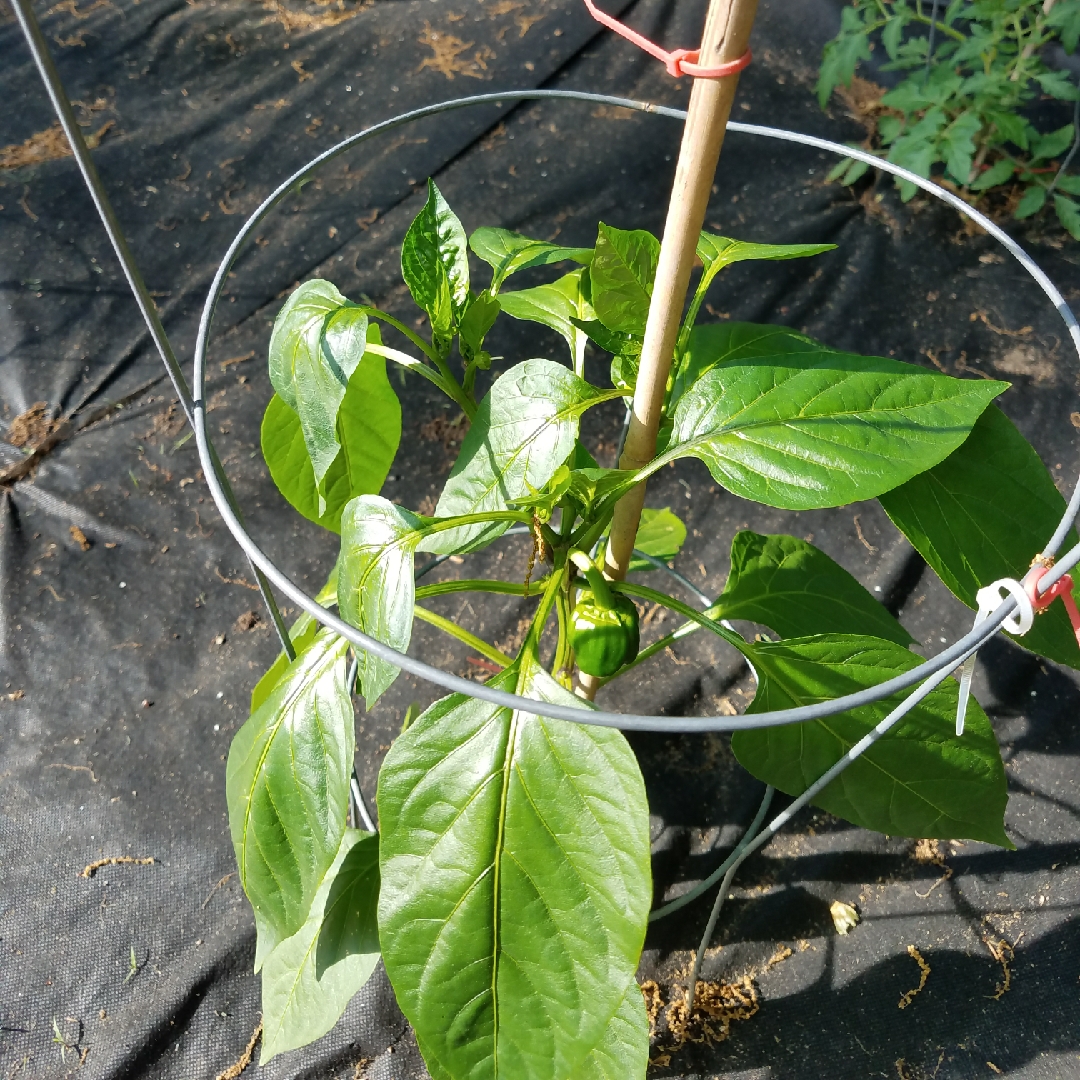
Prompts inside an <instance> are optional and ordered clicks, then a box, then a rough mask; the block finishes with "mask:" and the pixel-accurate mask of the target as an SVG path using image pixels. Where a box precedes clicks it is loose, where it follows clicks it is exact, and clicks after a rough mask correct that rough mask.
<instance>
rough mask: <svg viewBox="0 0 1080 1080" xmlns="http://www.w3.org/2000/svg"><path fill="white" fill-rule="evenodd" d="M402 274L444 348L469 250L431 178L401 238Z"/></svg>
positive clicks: (465, 295)
mask: <svg viewBox="0 0 1080 1080" xmlns="http://www.w3.org/2000/svg"><path fill="white" fill-rule="evenodd" d="M401 276H402V278H404V280H405V284H406V285H407V286H408V287H409V292H410V293H411V294H412V298H413V300H415V301H416V303H417V305H418V306H419V307H421V308H423V310H424V311H426V312H427V313H428V317H429V318H430V319H431V330H432V334H433V335H434V336H435V337H436V338H438V339H439V341H438V343H437V345H438V347H440V348H443V349H449V344H450V342H449V339H450V337H451V335H452V334H453V332H454V330H455V329H456V327H457V322H458V320H459V319H460V318H461V316H462V314H464V311H465V305H466V304H467V303H468V300H469V253H468V244H467V242H466V239H465V230H464V229H463V228H462V227H461V222H460V221H458V218H457V215H456V214H455V213H454V211H453V210H451V209H450V207H449V206H448V205H447V203H446V200H445V199H444V198H443V197H442V192H440V191H439V189H438V188H437V187H436V186H435V181H434V180H430V179H429V180H428V197H427V202H426V203H425V204H424V208H423V210H421V211H420V213H419V214H417V215H416V217H415V218H414V219H413V222H412V224H411V225H410V226H409V230H408V232H407V233H406V234H405V239H404V240H403V241H402V243H401Z"/></svg>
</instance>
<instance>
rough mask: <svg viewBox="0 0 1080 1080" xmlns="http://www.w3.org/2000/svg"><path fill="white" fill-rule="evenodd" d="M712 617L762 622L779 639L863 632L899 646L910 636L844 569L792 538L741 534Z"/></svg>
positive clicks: (908, 642) (733, 544)
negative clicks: (779, 637)
mask: <svg viewBox="0 0 1080 1080" xmlns="http://www.w3.org/2000/svg"><path fill="white" fill-rule="evenodd" d="M712 610H713V612H714V613H715V614H714V618H717V619H747V620H748V621H750V622H757V623H763V624H764V625H765V626H768V627H769V628H770V629H772V630H774V631H776V633H778V634H779V635H780V636H781V637H783V638H793V637H808V636H810V635H811V634H865V635H867V636H868V637H879V638H885V639H886V640H888V641H895V642H896V643H897V644H898V645H911V644H912V643H913V642H914V640H915V639H914V638H913V637H912V636H911V635H910V634H909V633H908V632H907V631H906V630H905V629H904V628H903V627H902V626H901V625H900V624H899V623H898V622H897V621H896V620H895V619H894V618H893V617H892V615H890V614H889V612H888V611H886V610H885V607H884V606H883V605H882V604H881V603H879V602H878V601H877V600H875V599H874V597H873V596H871V595H870V593H868V592H867V591H866V590H865V589H864V588H863V587H862V586H861V585H860V584H859V583H858V582H857V581H856V580H855V579H854V578H853V577H852V576H851V575H850V574H849V573H848V572H847V571H846V570H845V569H844V568H843V567H842V566H840V565H839V564H837V563H835V562H833V560H832V559H830V558H829V556H828V555H826V554H825V552H824V551H819V550H818V549H817V548H816V547H814V546H813V544H809V543H807V542H806V541H805V540H799V539H797V538H796V537H794V536H761V535H759V534H758V533H755V532H749V531H744V532H739V533H736V534H735V538H734V539H733V540H732V541H731V571H730V573H729V574H728V579H727V584H726V585H725V586H724V591H723V593H722V594H721V595H720V598H719V599H718V600H717V601H716V604H715V605H714V607H713V609H712Z"/></svg>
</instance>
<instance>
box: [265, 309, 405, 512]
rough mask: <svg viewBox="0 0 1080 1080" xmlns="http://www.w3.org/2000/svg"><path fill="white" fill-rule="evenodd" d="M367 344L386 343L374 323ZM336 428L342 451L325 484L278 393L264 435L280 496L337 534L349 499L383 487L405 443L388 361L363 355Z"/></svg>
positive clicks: (295, 417)
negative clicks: (387, 369)
mask: <svg viewBox="0 0 1080 1080" xmlns="http://www.w3.org/2000/svg"><path fill="white" fill-rule="evenodd" d="M367 340H368V342H370V343H374V344H381V342H382V339H381V336H380V334H379V328H378V326H377V325H375V324H374V323H369V324H368V329H367ZM336 426H337V440H338V444H339V448H338V452H337V454H336V456H335V457H334V460H333V462H332V463H331V464H330V467H329V468H328V469H327V470H326V473H325V474H324V475H323V478H322V483H321V484H318V483H316V480H315V470H314V468H313V467H312V464H311V458H310V457H309V456H308V451H307V446H306V444H305V442H304V436H303V431H302V429H301V425H300V417H299V416H298V415H297V414H296V412H295V411H294V410H293V409H292V408H291V407H290V406H289V405H287V404H286V403H285V401H284V400H283V399H282V398H280V397H279V396H278V395H277V394H275V395H274V396H273V397H272V398H271V399H270V404H269V405H267V407H266V413H265V414H264V416H263V422H262V431H261V442H262V452H263V458H264V459H265V460H266V465H267V468H268V469H269V470H270V476H271V477H272V478H273V481H274V483H275V484H276V485H277V489H278V491H280V492H281V494H282V495H284V496H285V498H286V499H287V500H288V502H289V504H290V505H291V506H292V507H293V509H294V510H297V511H298V512H299V513H301V514H303V516H304V517H306V518H307V519H308V520H309V521H314V522H315V523H316V524H317V525H322V527H323V528H324V529H329V530H330V531H331V532H335V533H336V532H340V531H341V511H342V508H343V507H344V506H345V504H346V503H347V502H348V501H349V500H350V499H352V498H354V497H355V496H357V495H369V494H372V495H373V494H375V493H377V492H378V491H379V490H380V489H381V488H382V486H383V483H384V482H385V481H386V477H387V474H388V473H389V472H390V467H391V465H393V463H394V457H395V456H396V454H397V449H398V444H399V443H400V442H401V403H400V402H399V401H398V397H397V394H395V393H394V389H393V387H392V386H391V385H390V380H389V379H388V378H387V377H386V359H385V358H384V357H382V356H376V355H375V354H374V353H370V352H365V353H364V356H363V359H362V360H361V361H360V363H359V364H358V365H357V366H356V369H355V370H354V371H353V373H352V375H351V376H350V377H349V384H348V386H347V387H346V389H345V396H344V397H343V398H342V399H341V405H340V406H339V408H338V414H337V425H336ZM320 501H321V503H322V509H321V511H320Z"/></svg>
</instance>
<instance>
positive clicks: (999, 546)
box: [879, 405, 1080, 670]
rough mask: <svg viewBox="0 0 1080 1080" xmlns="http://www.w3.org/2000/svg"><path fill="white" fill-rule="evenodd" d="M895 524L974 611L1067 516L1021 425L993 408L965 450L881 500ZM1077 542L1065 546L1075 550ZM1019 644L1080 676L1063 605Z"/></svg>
mask: <svg viewBox="0 0 1080 1080" xmlns="http://www.w3.org/2000/svg"><path fill="white" fill-rule="evenodd" d="M879 500H880V502H881V505H882V506H883V507H884V508H885V513H887V514H888V515H889V517H890V518H891V519H892V523H893V524H894V525H895V526H896V527H897V528H898V529H899V530H900V531H901V532H902V533H903V534H904V535H905V536H906V537H907V538H908V540H910V541H911V543H912V545H913V546H914V548H915V550H916V551H918V552H919V554H920V555H922V557H923V558H924V559H925V560H926V561H927V562H928V563H929V564H930V566H931V568H932V569H933V570H934V572H935V573H936V574H937V575H938V577H939V578H941V580H942V581H943V582H944V583H945V584H946V585H947V586H948V587H949V589H950V590H951V591H952V593H953V595H955V596H956V597H957V599H959V600H961V601H962V602H963V603H965V604H967V606H968V607H970V608H975V607H976V606H977V604H976V601H975V594H976V593H977V592H978V591H979V589H981V588H982V587H983V586H984V585H989V584H990V583H991V582H992V581H997V579H998V578H1002V577H1015V578H1019V577H1023V575H1024V573H1025V572H1026V571H1027V568H1028V566H1029V565H1030V564H1031V560H1032V558H1033V557H1034V556H1035V555H1037V554H1038V553H1039V552H1040V551H1041V550H1042V545H1043V544H1045V543H1046V541H1047V540H1048V539H1049V538H1050V536H1051V534H1052V533H1053V531H1054V529H1055V528H1057V523H1058V522H1059V521H1060V520H1061V518H1062V516H1063V515H1064V513H1065V499H1064V498H1063V497H1062V495H1061V493H1060V492H1059V491H1058V489H1057V487H1056V486H1055V484H1054V481H1053V479H1052V478H1051V477H1050V474H1049V473H1048V472H1047V471H1046V466H1044V465H1043V463H1042V461H1041V460H1040V459H1039V455H1038V454H1037V453H1036V452H1035V450H1034V448H1033V447H1032V445H1031V444H1030V443H1029V442H1028V441H1027V439H1025V438H1024V436H1023V435H1021V434H1020V432H1019V431H1018V430H1017V429H1016V425H1015V424H1013V422H1012V421H1011V420H1010V419H1009V418H1008V417H1007V416H1006V415H1005V414H1004V413H1003V412H1002V411H1001V410H1000V409H999V408H997V406H993V405H992V406H991V407H990V408H989V409H987V410H986V412H984V413H983V414H982V416H980V417H979V419H978V421H977V422H976V424H975V426H974V428H972V431H971V434H970V435H969V436H968V438H967V440H966V441H965V442H964V443H963V445H961V446H960V448H959V449H957V450H955V451H953V453H952V454H950V455H949V457H947V458H946V459H945V460H944V461H943V462H941V463H940V464H939V465H936V466H935V467H934V468H932V469H930V470H928V471H927V472H924V473H922V474H920V475H919V476H916V477H914V478H913V479H911V480H909V481H908V482H907V483H906V484H903V485H902V486H901V487H898V488H896V489H894V490H893V491H890V492H887V493H886V494H884V495H881V496H879ZM1073 543H1075V539H1068V540H1066V545H1067V546H1071V545H1072V544H1073ZM1014 640H1015V641H1016V643H1017V644H1018V645H1021V646H1023V647H1024V648H1025V649H1030V650H1031V651H1032V652H1036V653H1039V654H1040V655H1041V656H1046V657H1049V658H1050V659H1051V660H1056V661H1057V662H1058V663H1060V664H1067V665H1068V666H1069V667H1072V668H1076V669H1078V670H1080V648H1078V647H1077V643H1076V635H1075V634H1074V633H1073V629H1072V625H1071V624H1070V622H1069V618H1068V615H1067V613H1066V611H1065V607H1064V605H1063V604H1060V603H1054V604H1051V605H1050V607H1048V608H1047V609H1046V611H1045V612H1044V613H1043V614H1041V615H1040V616H1039V617H1038V618H1037V619H1036V620H1035V625H1034V626H1032V628H1031V629H1030V630H1029V631H1028V632H1027V634H1025V635H1024V636H1023V637H1021V638H1014Z"/></svg>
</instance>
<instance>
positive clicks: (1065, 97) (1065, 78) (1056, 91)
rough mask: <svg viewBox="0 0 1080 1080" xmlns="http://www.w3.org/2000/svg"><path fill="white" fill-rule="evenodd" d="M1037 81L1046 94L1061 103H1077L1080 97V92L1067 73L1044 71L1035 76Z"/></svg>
mask: <svg viewBox="0 0 1080 1080" xmlns="http://www.w3.org/2000/svg"><path fill="white" fill-rule="evenodd" d="M1035 81H1036V82H1037V83H1038V84H1039V86H1040V87H1041V88H1042V91H1043V93H1044V94H1049V95H1050V96H1051V97H1055V98H1057V99H1058V100H1059V101H1076V100H1077V98H1078V97H1080V90H1078V89H1077V88H1076V83H1074V82H1073V80H1072V79H1071V78H1069V75H1068V73H1067V72H1064V71H1043V72H1039V73H1038V74H1037V75H1036V76H1035Z"/></svg>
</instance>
